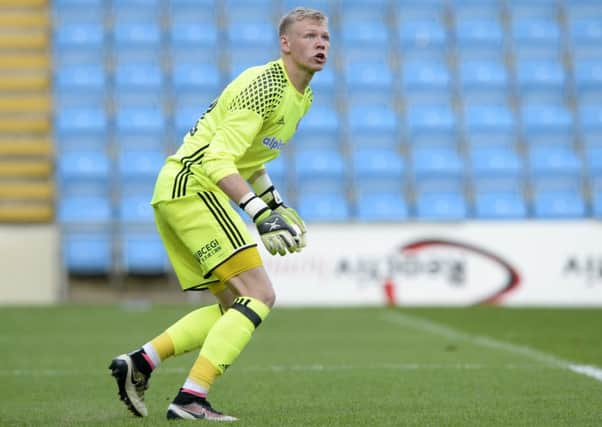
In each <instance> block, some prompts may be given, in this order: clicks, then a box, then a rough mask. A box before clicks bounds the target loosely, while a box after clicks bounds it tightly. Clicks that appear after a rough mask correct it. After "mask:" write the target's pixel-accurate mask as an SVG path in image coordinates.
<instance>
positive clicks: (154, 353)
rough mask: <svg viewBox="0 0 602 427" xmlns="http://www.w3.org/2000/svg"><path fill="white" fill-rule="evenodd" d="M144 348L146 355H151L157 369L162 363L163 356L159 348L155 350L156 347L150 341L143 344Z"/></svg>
mask: <svg viewBox="0 0 602 427" xmlns="http://www.w3.org/2000/svg"><path fill="white" fill-rule="evenodd" d="M142 349H143V350H144V352H145V353H146V355H147V356H148V357H150V360H152V361H153V365H155V367H154V369H157V367H158V366H159V365H160V364H161V358H160V357H159V354H158V353H157V350H155V347H153V345H152V344H151V343H150V342H147V343H146V344H144V345H143V346H142Z"/></svg>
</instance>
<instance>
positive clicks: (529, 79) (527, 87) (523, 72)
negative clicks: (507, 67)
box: [516, 60, 565, 96]
mask: <svg viewBox="0 0 602 427" xmlns="http://www.w3.org/2000/svg"><path fill="white" fill-rule="evenodd" d="M516 80H517V85H518V89H519V90H520V91H522V93H521V96H524V92H525V91H528V92H533V91H556V92H560V93H561V95H564V93H563V92H562V91H563V90H564V85H565V72H564V66H563V65H562V64H561V63H560V61H555V60H525V61H519V62H518V63H517V64H516Z"/></svg>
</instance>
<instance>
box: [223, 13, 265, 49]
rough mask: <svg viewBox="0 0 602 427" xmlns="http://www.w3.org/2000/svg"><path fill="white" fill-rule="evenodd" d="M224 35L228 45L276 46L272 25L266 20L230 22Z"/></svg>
mask: <svg viewBox="0 0 602 427" xmlns="http://www.w3.org/2000/svg"><path fill="white" fill-rule="evenodd" d="M226 35H227V41H228V43H230V45H237V46H257V47H259V46H261V47H272V46H274V45H275V44H276V33H275V31H274V25H273V24H272V23H271V22H270V21H269V20H267V19H265V20H263V19H255V20H248V19H247V20H237V21H234V22H232V21H231V22H230V23H229V24H228V26H227V28H226Z"/></svg>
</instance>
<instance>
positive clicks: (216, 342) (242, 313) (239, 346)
mask: <svg viewBox="0 0 602 427" xmlns="http://www.w3.org/2000/svg"><path fill="white" fill-rule="evenodd" d="M226 282H227V283H228V285H229V287H230V289H232V291H233V293H235V294H239V295H240V296H239V297H237V298H236V299H235V300H234V303H233V304H232V306H231V307H230V309H229V310H228V311H227V312H226V313H225V314H224V316H222V317H221V318H220V319H219V320H218V321H217V322H216V323H215V325H214V326H213V327H212V328H211V330H210V331H209V334H208V335H207V339H206V340H205V343H204V344H203V347H202V348H201V352H200V354H199V357H198V359H197V360H196V362H195V363H194V365H193V367H192V369H191V371H190V374H189V376H188V378H187V380H186V382H185V383H184V386H183V387H182V389H181V390H180V393H179V394H178V396H177V397H176V398H175V399H174V401H173V403H172V404H171V405H169V408H168V412H167V417H168V418H169V419H199V418H206V419H214V420H222V421H230V420H232V418H233V417H228V416H226V415H223V414H221V413H219V412H217V411H215V410H213V409H212V408H211V405H210V404H209V403H208V402H207V400H206V397H207V393H208V392H209V389H210V388H211V385H212V384H213V382H214V381H215V379H216V377H218V376H219V375H221V374H223V373H224V371H225V370H226V369H227V368H228V367H229V366H230V365H231V364H232V363H233V362H234V361H235V360H236V358H237V357H238V355H239V354H240V353H241V352H242V350H243V349H244V348H245V346H246V345H247V344H248V342H249V341H250V339H251V336H252V334H253V332H254V331H255V329H256V328H257V327H258V326H259V325H260V324H261V323H262V322H263V320H264V319H265V318H266V317H267V315H268V313H269V311H270V309H271V307H272V306H273V304H274V301H275V295H274V290H273V288H272V284H271V282H270V280H269V278H268V276H267V274H266V272H265V269H264V268H263V267H262V266H259V267H254V268H251V269H249V270H246V271H243V272H241V273H240V274H238V275H237V276H234V277H231V278H229V279H227V280H226Z"/></svg>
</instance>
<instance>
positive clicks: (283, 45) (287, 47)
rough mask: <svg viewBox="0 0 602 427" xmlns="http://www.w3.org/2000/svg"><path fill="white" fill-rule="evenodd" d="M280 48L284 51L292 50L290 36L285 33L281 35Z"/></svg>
mask: <svg viewBox="0 0 602 427" xmlns="http://www.w3.org/2000/svg"><path fill="white" fill-rule="evenodd" d="M280 50H281V51H282V52H284V53H290V52H291V47H290V45H289V43H288V37H287V36H286V35H284V34H283V35H281V36H280Z"/></svg>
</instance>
